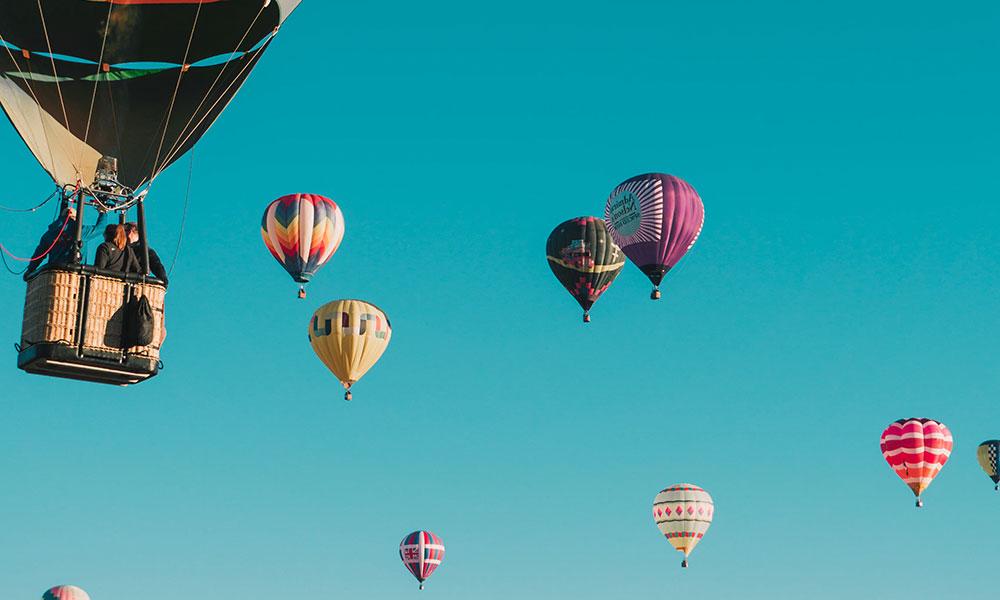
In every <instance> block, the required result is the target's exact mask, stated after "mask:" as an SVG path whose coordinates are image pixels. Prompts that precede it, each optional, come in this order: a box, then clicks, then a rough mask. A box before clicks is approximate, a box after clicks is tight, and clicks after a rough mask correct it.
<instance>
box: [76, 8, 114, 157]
mask: <svg viewBox="0 0 1000 600" xmlns="http://www.w3.org/2000/svg"><path fill="white" fill-rule="evenodd" d="M114 7H115V3H114V2H108V17H107V19H105V23H104V37H103V38H102V39H101V57H100V58H99V59H97V73H95V74H94V91H93V92H91V94H90V110H89V111H88V112H87V128H86V130H85V131H84V133H83V144H82V145H81V146H80V159H79V160H80V164H81V165H82V164H83V153H84V152H85V151H86V149H87V140H88V139H89V138H90V122H91V120H93V118H94V102H95V101H96V100H97V86H98V85H100V83H101V71H102V70H103V68H104V49H105V48H106V47H107V44H108V32H109V31H110V30H111V11H112V9H114ZM109 87H110V86H109Z"/></svg>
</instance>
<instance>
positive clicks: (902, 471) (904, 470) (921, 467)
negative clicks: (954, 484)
mask: <svg viewBox="0 0 1000 600" xmlns="http://www.w3.org/2000/svg"><path fill="white" fill-rule="evenodd" d="M953 441H954V440H953V439H952V437H951V431H948V428H947V427H945V425H944V423H939V422H938V421H935V420H934V419H900V420H898V421H896V422H895V423H892V424H891V425H889V426H888V427H887V428H886V430H885V431H883V432H882V456H884V457H885V460H886V461H887V462H888V463H889V466H890V467H892V470H893V471H895V472H896V475H899V477H900V479H902V480H903V481H904V482H905V483H906V485H908V486H909V487H910V489H911V490H913V494H914V495H915V496H916V497H917V507H918V508H919V507H921V506H923V505H924V503H923V500H921V498H920V495H921V494H923V493H924V490H926V489H927V486H929V485H930V484H931V481H933V480H934V478H935V477H937V474H938V473H939V472H941V467H943V466H944V463H946V462H948V457H949V456H951V447H952V444H953Z"/></svg>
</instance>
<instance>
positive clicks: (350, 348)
mask: <svg viewBox="0 0 1000 600" xmlns="http://www.w3.org/2000/svg"><path fill="white" fill-rule="evenodd" d="M391 338H392V326H391V325H390V324H389V317H387V316H385V313H384V312H382V310H381V309H379V308H378V307H377V306H375V305H374V304H369V303H367V302H364V301H362V300H334V301H333V302H330V303H327V304H324V305H323V306H321V307H319V309H317V310H316V312H315V313H313V317H312V319H311V320H310V321H309V343H310V344H312V349H313V351H314V352H316V356H318V357H319V359H320V360H322V361H323V364H325V365H326V366H327V368H328V369H330V371H331V372H332V373H333V374H334V375H336V376H337V379H339V380H340V382H341V383H342V384H343V385H344V389H345V390H347V392H346V393H345V394H344V399H345V400H350V399H351V386H352V385H354V384H355V383H357V381H358V380H359V379H361V377H362V376H363V375H364V374H365V373H367V372H368V369H371V368H372V367H373V366H374V365H375V363H376V362H378V359H379V358H381V357H382V353H383V352H385V349H386V348H387V347H388V346H389V340H390V339H391Z"/></svg>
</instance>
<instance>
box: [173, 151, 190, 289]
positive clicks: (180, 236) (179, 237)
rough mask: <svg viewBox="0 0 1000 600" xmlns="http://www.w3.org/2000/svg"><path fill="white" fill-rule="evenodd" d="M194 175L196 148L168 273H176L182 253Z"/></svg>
mask: <svg viewBox="0 0 1000 600" xmlns="http://www.w3.org/2000/svg"><path fill="white" fill-rule="evenodd" d="M192 175H194V148H192V149H191V163H190V164H189V165H188V182H187V192H186V193H185V194H184V211H183V212H182V213H181V229H180V231H179V232H178V233H177V247H176V248H174V258H173V260H171V261H170V268H169V269H167V275H173V274H174V266H175V265H176V264H177V257H178V256H179V255H180V253H181V240H182V239H184V224H185V223H186V222H187V214H188V201H189V200H190V199H191V178H192Z"/></svg>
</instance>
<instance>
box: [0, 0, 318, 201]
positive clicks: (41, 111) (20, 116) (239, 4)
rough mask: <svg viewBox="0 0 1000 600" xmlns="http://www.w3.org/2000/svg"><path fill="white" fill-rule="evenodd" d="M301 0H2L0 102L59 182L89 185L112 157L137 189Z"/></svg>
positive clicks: (223, 98) (207, 115)
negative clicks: (103, 162) (102, 162)
mask: <svg viewBox="0 0 1000 600" xmlns="http://www.w3.org/2000/svg"><path fill="white" fill-rule="evenodd" d="M299 1H300V0H274V1H268V2H264V1H262V0H230V1H227V2H205V1H199V0H142V1H112V2H108V1H104V2H72V3H66V2H38V1H37V0H4V2H2V3H0V37H2V42H0V44H2V46H3V48H2V49H0V104H2V105H3V108H4V111H5V112H6V113H7V116H8V117H9V118H10V120H11V123H13V124H14V127H15V128H16V129H17V131H18V133H20V134H21V138H22V139H23V140H24V142H25V144H27V145H28V147H29V148H30V149H31V151H32V153H33V154H34V155H35V158H36V159H38V162H39V163H41V165H42V167H43V168H45V170H46V171H48V173H49V175H51V176H52V179H53V180H54V181H55V182H56V183H57V184H59V185H63V186H74V187H75V186H76V185H77V184H80V185H81V186H84V187H87V186H90V185H91V182H92V181H93V180H94V176H95V173H96V171H97V168H98V162H99V161H100V160H101V158H102V157H113V158H114V159H117V165H116V166H117V182H118V183H120V184H122V185H123V186H124V187H126V188H128V189H129V190H132V191H134V190H136V189H138V188H139V187H140V186H141V185H142V184H144V183H147V182H149V181H150V180H151V179H153V178H155V177H156V176H157V175H158V174H159V173H160V172H162V171H163V170H164V169H166V168H167V166H169V165H170V164H171V163H173V162H174V161H175V160H177V159H178V158H180V157H181V156H182V155H183V154H184V153H185V152H187V151H188V150H189V149H190V148H191V147H192V146H194V144H195V142H197V141H198V139H199V138H201V136H202V135H203V134H204V133H205V132H206V131H207V130H208V128H209V127H210V126H211V125H212V123H213V122H215V120H216V118H218V116H219V114H220V113H222V111H223V109H225V108H226V106H227V105H228V104H229V102H230V101H231V100H232V98H233V96H234V95H235V94H236V92H237V91H238V90H239V89H240V87H241V86H242V85H243V82H244V81H245V80H246V78H247V76H248V75H249V74H250V72H251V70H253V68H254V66H255V65H256V64H257V61H258V60H259V59H260V57H261V56H262V55H263V53H264V51H265V50H266V49H267V47H268V46H269V45H270V43H271V41H272V40H273V39H274V37H275V36H276V35H277V32H278V29H279V27H280V26H281V24H282V22H283V21H284V20H285V19H286V18H287V17H288V15H289V14H290V13H291V12H292V11H293V10H294V9H295V7H296V6H297V5H298V4H299ZM252 158H253V159H258V158H259V157H257V156H254V157H252Z"/></svg>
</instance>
